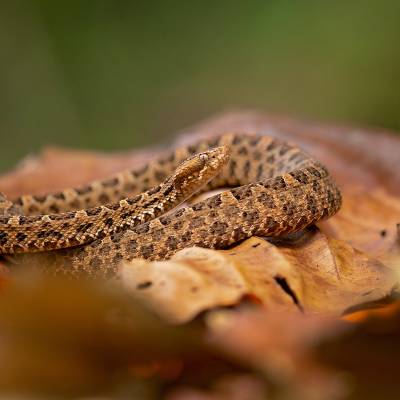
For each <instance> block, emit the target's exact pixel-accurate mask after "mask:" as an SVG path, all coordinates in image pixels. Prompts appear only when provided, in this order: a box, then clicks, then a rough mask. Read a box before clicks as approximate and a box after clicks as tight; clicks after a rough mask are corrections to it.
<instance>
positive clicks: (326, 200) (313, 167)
mask: <svg viewBox="0 0 400 400" xmlns="http://www.w3.org/2000/svg"><path fill="white" fill-rule="evenodd" d="M215 189H223V191H222V192H220V193H218V194H215V195H212V196H211V197H208V198H206V199H205V200H202V201H198V202H193V203H190V204H186V205H184V206H180V207H177V206H178V205H181V204H182V202H184V201H186V200H188V199H190V198H192V197H193V195H194V194H196V193H201V192H207V191H211V190H215ZM341 203H342V197H341V193H340V190H339V188H338V186H337V185H336V183H335V182H334V180H333V178H332V177H331V175H330V174H329V172H328V170H327V168H326V167H325V166H324V165H323V164H321V163H320V162H319V161H318V160H316V159H315V158H313V157H312V156H310V155H309V154H307V153H306V152H305V151H303V150H302V149H301V148H299V147H298V146H297V145H295V144H291V143H287V142H285V141H283V140H280V139H279V138H275V137H270V136H266V135H263V134H259V133H242V132H239V133H225V134H222V135H218V136H213V137H210V138H206V139H202V140H199V141H198V142H196V143H193V144H190V145H186V146H182V147H178V148H176V149H172V150H170V151H169V152H167V153H165V154H163V155H161V156H159V157H158V158H156V159H154V160H151V161H149V162H148V163H146V164H145V165H144V166H142V167H141V168H137V169H134V170H127V171H122V172H119V173H117V174H115V175H114V176H111V177H108V178H107V179H104V180H96V181H94V182H91V183H89V184H87V185H84V186H81V187H78V188H69V189H65V190H63V191H59V192H54V193H48V194H46V195H41V196H37V195H23V196H20V197H18V198H16V199H12V200H8V199H7V198H6V197H5V196H2V197H0V254H1V255H3V256H5V257H6V258H7V259H8V260H13V261H14V262H16V263H18V262H20V263H21V262H27V263H28V262H29V263H30V264H32V265H37V266H39V267H40V268H41V269H42V270H44V271H45V272H47V273H51V274H57V275H59V274H61V275H65V276H69V277H80V276H89V277H93V278H105V279H108V278H110V277H114V276H115V275H116V274H117V273H118V270H119V267H120V265H121V262H123V261H125V262H129V261H131V260H133V259H134V258H142V259H147V260H150V261H154V260H165V259H169V258H170V257H171V256H173V255H174V254H175V253H176V252H177V251H179V250H181V249H183V248H187V247H196V246H197V247H203V248H210V249H226V248H229V247H230V246H232V245H234V244H235V243H238V242H240V241H243V240H244V239H247V238H249V237H251V236H261V237H273V236H280V235H287V234H290V233H293V232H297V231H301V230H303V229H305V228H306V227H308V226H309V225H312V224H315V223H317V222H319V221H321V220H323V219H326V218H329V217H331V216H333V215H334V214H335V213H336V212H337V211H338V210H339V209H340V207H341Z"/></svg>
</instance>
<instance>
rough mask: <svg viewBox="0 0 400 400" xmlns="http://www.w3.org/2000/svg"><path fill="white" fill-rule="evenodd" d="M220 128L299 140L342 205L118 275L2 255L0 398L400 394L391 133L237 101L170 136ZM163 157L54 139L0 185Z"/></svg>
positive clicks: (98, 172)
mask: <svg viewBox="0 0 400 400" xmlns="http://www.w3.org/2000/svg"><path fill="white" fill-rule="evenodd" d="M227 131H236V132H238V131H239V132H262V133H265V134H266V135H272V136H277V137H280V138H283V139H285V140H288V141H291V142H294V143H296V144H298V145H300V146H301V147H303V148H304V149H305V150H307V151H308V152H309V153H311V154H312V155H313V156H315V157H316V158H318V159H319V160H321V161H322V162H323V163H324V164H325V165H326V166H327V167H328V168H329V170H330V172H331V174H332V175H333V177H334V178H335V180H336V181H337V182H338V184H339V186H340V187H341V189H342V193H343V200H344V203H343V207H342V209H341V210H340V212H339V213H338V214H337V215H336V216H334V217H333V218H331V219H330V220H328V221H326V222H323V223H321V224H319V225H318V227H311V228H310V229H308V230H307V231H305V232H302V233H299V234H296V235H292V236H289V237H285V238H279V239H275V240H270V239H268V240H267V239H266V238H259V237H253V238H251V239H249V240H246V241H244V242H242V243H240V244H238V245H237V246H235V247H233V248H230V249H228V250H222V251H213V250H207V249H199V248H189V249H185V250H183V251H181V252H179V253H177V254H176V255H175V256H174V257H173V258H172V259H171V260H169V261H165V262H158V263H149V262H146V261H143V260H135V261H133V262H132V263H129V264H125V265H123V267H122V269H121V278H122V285H121V282H119V283H116V282H109V283H104V282H103V283H95V282H80V283H70V282H64V281H62V280H49V279H46V278H44V277H39V276H37V275H32V274H30V273H23V271H22V272H21V271H19V274H18V275H16V274H15V272H14V271H13V270H12V268H11V269H10V270H9V269H8V267H6V266H5V265H4V264H3V265H2V268H1V283H2V290H1V293H0V354H1V356H0V395H3V396H8V395H10V394H18V395H25V396H26V395H32V396H33V395H35V396H42V397H44V398H46V397H49V398H52V397H54V396H56V395H58V396H77V397H84V396H89V395H90V396H94V395H99V396H100V395H101V396H102V398H110V399H111V398H112V399H114V398H125V397H130V398H144V399H153V398H154V399H156V398H166V399H168V400H180V399H198V400H215V399H252V400H253V399H255V400H257V399H265V398H271V399H283V398H285V399H288V398H289V399H292V398H293V399H328V400H329V399H347V398H350V399H358V398H360V399H361V398H363V399H369V398H370V399H375V398H382V397H384V398H397V397H398V393H399V391H400V384H399V383H398V378H397V367H398V364H399V361H398V360H399V359H400V357H399V356H400V344H399V339H400V303H399V302H397V300H396V296H397V284H398V278H399V270H400V227H399V226H400V225H399V223H400V171H399V169H398V167H399V166H400V136H396V135H393V134H390V133H385V132H374V131H367V130H365V129H355V128H346V127H341V128H339V127H331V126H316V125H312V124H309V123H302V122H298V121H293V120H287V119H282V118H270V117H265V116H263V115H260V114H257V113H252V112H242V113H232V114H228V115H223V116H220V117H217V118H215V119H213V120H210V121H207V122H205V123H203V124H202V125H200V126H197V127H194V128H192V129H190V130H188V131H187V132H185V133H184V134H182V135H180V136H179V137H178V139H177V142H176V144H177V145H178V144H184V143H189V142H192V141H195V140H196V139H198V138H199V137H200V136H207V135H214V134H219V133H224V132H227ZM157 153H158V150H156V149H153V150H146V151H141V152H140V151H135V152H130V153H124V154H112V155H108V154H99V153H90V152H80V151H68V150H60V149H47V150H44V152H43V153H42V154H41V155H40V156H39V157H38V158H29V159H27V160H26V161H25V162H23V163H22V164H21V165H20V166H19V167H18V168H17V169H16V170H15V171H12V172H11V173H9V174H6V175H3V176H2V177H0V192H4V193H6V194H7V195H8V196H9V197H14V196H17V195H20V194H23V193H44V192H47V191H50V190H57V189H62V188H64V187H70V186H76V185H79V184H82V183H85V182H87V181H90V180H92V179H94V178H100V177H104V176H107V175H109V174H111V173H113V172H116V171H119V170H122V169H125V168H131V167H133V166H139V165H140V164H141V163H143V162H145V161H146V160H147V159H148V158H149V157H155V156H156V155H157ZM71 169H73V170H76V171H79V174H70V171H71ZM121 286H122V287H121Z"/></svg>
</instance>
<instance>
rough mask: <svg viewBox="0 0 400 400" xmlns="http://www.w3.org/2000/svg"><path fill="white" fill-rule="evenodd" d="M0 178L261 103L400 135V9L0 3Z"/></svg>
mask: <svg viewBox="0 0 400 400" xmlns="http://www.w3.org/2000/svg"><path fill="white" fill-rule="evenodd" d="M0 49H1V63H0V137H1V139H0V170H3V171H4V170H6V169H10V168H12V166H13V165H14V164H15V163H16V162H17V161H18V160H19V159H20V158H21V157H23V156H25V155H26V154H29V153H32V152H35V151H38V149H40V148H41V147H42V146H43V145H45V144H57V145H63V146H74V147H83V148H91V149H102V150H115V149H127V148H132V147H135V146H142V145H147V144H154V143H162V142H163V143H167V142H168V140H169V138H170V137H171V135H173V133H174V132H176V131H177V130H179V129H181V128H183V127H185V126H187V125H190V124H192V123H195V122H197V121H199V120H201V119H202V118H205V117H207V116H210V115H212V114H214V113H217V112H221V111H223V110H228V109H232V108H236V109H237V108H255V109H258V110H261V111H266V112H271V113H275V114H285V115H291V116H300V117H305V118H308V119H317V120H326V121H339V122H346V123H348V122H350V123H354V124H359V125H372V126H380V127H385V128H391V129H395V130H396V129H397V130H400V112H399V104H400V1H398V0H381V1H374V2H373V1H367V0H364V1H361V0H348V1H331V2H326V1H317V0H316V1H307V0H303V1H297V2H295V1H289V0H270V1H267V0H258V1H246V2H245V1H238V2H234V1H228V0H222V1H218V2H215V1H208V0H203V1H202V2H193V1H185V2H184V1H174V0H170V1H153V2H147V1H141V2H137V1H128V0H125V1H123V0H113V1H105V0H98V1H89V0H88V1H76V0H58V1H52V0H41V1H39V0H36V1H35V0H17V1H8V2H5V1H4V2H1V3H0Z"/></svg>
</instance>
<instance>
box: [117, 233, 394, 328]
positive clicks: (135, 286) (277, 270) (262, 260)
mask: <svg viewBox="0 0 400 400" xmlns="http://www.w3.org/2000/svg"><path fill="white" fill-rule="evenodd" d="M121 278H122V283H123V285H124V286H125V287H126V288H128V290H129V291H130V292H131V293H132V294H133V295H134V296H135V297H136V298H138V299H140V300H141V301H142V302H144V303H145V304H147V305H148V306H149V307H151V308H152V309H153V310H154V311H155V312H156V313H158V314H159V315H161V316H163V317H164V318H166V319H168V320H169V321H171V322H174V323H182V322H187V321H188V320H190V319H192V318H193V317H194V316H195V315H196V314H198V313H199V312H201V311H204V310H207V309H210V308H214V307H221V306H228V305H234V304H236V303H238V302H239V301H240V299H241V298H242V297H244V296H250V297H251V298H252V299H256V300H257V302H258V303H261V304H263V305H265V306H266V307H267V308H268V309H270V310H288V311H307V312H324V313H331V314H335V315H340V314H342V313H343V312H345V311H346V310H347V309H349V308H351V307H354V306H356V305H360V304H363V303H370V302H372V301H375V300H378V299H381V298H383V297H385V296H387V295H388V294H390V292H391V290H392V288H393V285H394V279H395V278H394V275H393V273H392V271H391V270H390V269H389V268H387V267H385V266H384V265H383V264H382V263H381V262H380V261H378V260H375V259H373V258H370V257H368V256H366V255H365V254H364V253H362V252H360V251H357V250H354V249H353V248H352V247H351V246H349V245H348V244H346V243H344V242H342V241H338V240H335V239H328V238H327V237H326V236H325V235H323V234H322V233H320V232H310V233H306V234H305V235H302V236H300V238H299V239H297V240H292V241H291V242H289V243H286V244H281V245H280V246H275V245H273V244H271V243H269V242H267V241H265V240H263V239H261V238H256V237H254V238H250V239H249V240H246V241H244V242H243V243H241V244H240V245H238V246H235V247H234V248H233V249H230V250H220V251H213V250H208V249H201V248H190V249H184V250H182V251H180V252H178V253H177V254H175V256H173V257H172V258H171V259H170V260H169V261H162V262H147V261H144V260H133V261H132V262H129V263H125V264H124V265H123V266H122V268H121Z"/></svg>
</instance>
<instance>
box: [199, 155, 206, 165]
mask: <svg viewBox="0 0 400 400" xmlns="http://www.w3.org/2000/svg"><path fill="white" fill-rule="evenodd" d="M199 157H200V160H201V161H203V162H204V163H205V162H207V161H208V154H206V153H201V154H199Z"/></svg>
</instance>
